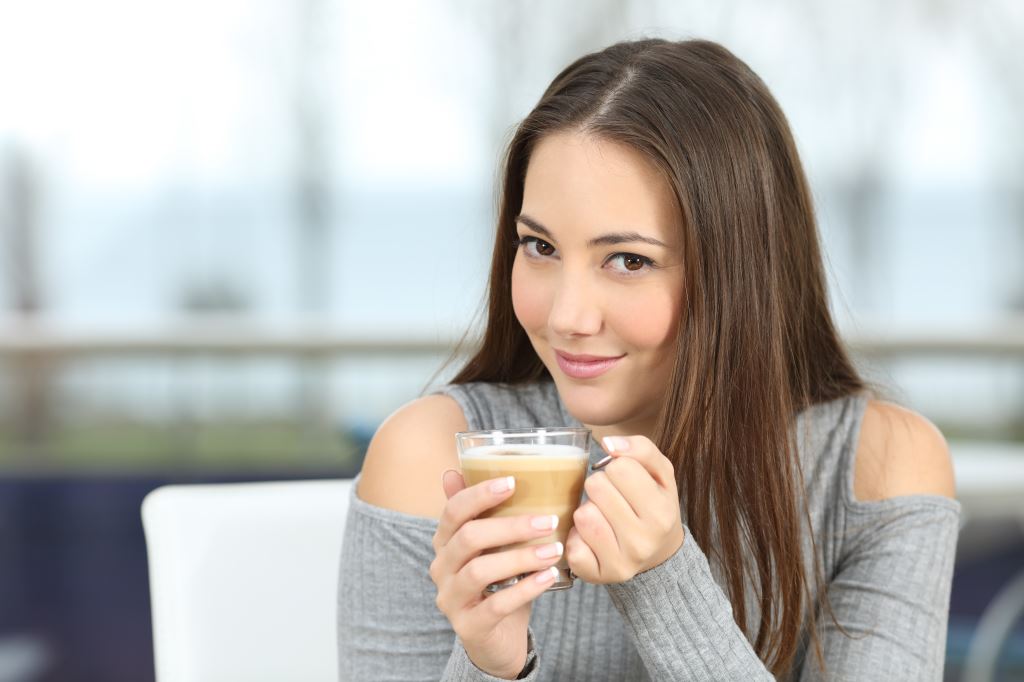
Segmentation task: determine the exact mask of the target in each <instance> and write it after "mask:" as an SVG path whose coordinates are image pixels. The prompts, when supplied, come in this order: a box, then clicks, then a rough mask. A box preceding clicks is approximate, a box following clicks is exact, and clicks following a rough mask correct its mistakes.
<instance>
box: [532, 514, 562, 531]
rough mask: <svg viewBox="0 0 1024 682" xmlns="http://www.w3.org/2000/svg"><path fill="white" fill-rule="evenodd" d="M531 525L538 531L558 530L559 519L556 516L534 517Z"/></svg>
mask: <svg viewBox="0 0 1024 682" xmlns="http://www.w3.org/2000/svg"><path fill="white" fill-rule="evenodd" d="M530 525H531V526H533V527H534V528H536V529H537V530H554V529H556V528H558V517H557V516H555V515H554V514H551V515H548V516H534V517H533V518H532V519H530Z"/></svg>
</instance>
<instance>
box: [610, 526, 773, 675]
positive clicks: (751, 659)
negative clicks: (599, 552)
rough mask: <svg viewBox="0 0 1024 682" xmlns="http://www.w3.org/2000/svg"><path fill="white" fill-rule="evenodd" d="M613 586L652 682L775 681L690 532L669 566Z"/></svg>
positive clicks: (618, 603) (611, 587)
mask: <svg viewBox="0 0 1024 682" xmlns="http://www.w3.org/2000/svg"><path fill="white" fill-rule="evenodd" d="M607 587H608V593H609V596H611V599H612V603H613V604H615V607H616V608H617V609H618V611H619V613H620V614H622V618H623V619H624V620H625V621H626V623H627V624H628V625H629V628H630V631H631V635H632V637H633V642H634V644H636V647H637V649H638V650H639V651H640V656H641V657H642V658H643V661H644V665H645V666H646V667H647V671H648V673H650V676H651V678H652V679H655V680H682V679H685V680H691V681H702V682H703V681H705V680H706V681H709V682H710V681H713V680H774V679H775V678H774V677H772V675H771V674H770V673H769V672H768V670H767V668H765V666H764V664H763V663H762V662H761V660H760V659H759V658H758V657H757V654H756V653H754V649H753V648H752V647H751V646H750V642H748V641H747V638H746V636H744V634H743V631H742V630H740V628H739V627H738V626H737V625H736V623H735V621H734V620H733V613H732V605H731V604H730V603H729V599H728V597H727V596H726V595H725V592H723V591H722V589H721V587H719V586H718V583H716V582H715V579H714V577H713V576H712V574H711V568H710V566H709V565H708V560H707V557H706V556H705V554H704V552H703V551H702V550H701V549H700V547H698V546H697V543H696V542H695V541H694V540H693V537H692V535H691V534H690V529H689V528H685V537H684V539H683V544H682V546H681V547H680V548H679V550H678V551H677V552H676V553H675V554H673V555H672V556H671V557H669V558H668V560H666V561H665V562H664V563H662V564H660V565H658V566H655V567H654V568H652V569H650V570H648V571H644V572H643V573H640V574H637V575H635V576H633V577H632V578H631V579H629V580H627V581H626V582H623V583H617V584H611V585H608V586H607Z"/></svg>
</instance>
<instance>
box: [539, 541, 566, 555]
mask: <svg viewBox="0 0 1024 682" xmlns="http://www.w3.org/2000/svg"><path fill="white" fill-rule="evenodd" d="M563 549H564V547H563V546H562V543H561V542H556V543H555V544H553V545H541V546H540V547H538V548H537V549H536V550H535V551H536V553H537V556H538V557H539V558H541V559H550V558H551V557H556V556H561V555H562V550H563Z"/></svg>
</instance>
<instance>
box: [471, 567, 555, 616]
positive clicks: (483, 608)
mask: <svg viewBox="0 0 1024 682" xmlns="http://www.w3.org/2000/svg"><path fill="white" fill-rule="evenodd" d="M556 577H557V574H556V572H555V569H554V567H551V568H545V569H543V570H541V571H537V572H536V573H531V574H530V575H528V576H527V577H526V578H525V579H523V580H520V581H519V582H517V583H516V584H515V585H513V586H512V587H506V588H505V589H503V590H498V591H497V592H495V593H494V594H491V595H488V596H487V597H486V598H485V599H484V600H483V601H481V602H480V603H479V604H477V605H476V606H475V607H473V609H472V611H471V615H472V617H473V619H474V620H475V621H476V623H477V625H476V626H475V627H476V628H479V629H480V630H484V631H486V630H490V629H493V628H494V626H495V625H497V624H498V622H499V621H501V620H502V619H504V618H507V617H508V616H509V615H511V614H512V613H515V611H516V610H517V609H519V608H521V607H523V606H524V605H526V604H528V603H529V602H532V601H533V600H534V599H536V598H537V597H539V596H540V595H541V594H543V593H544V591H545V590H546V589H548V588H549V587H551V584H552V583H554V582H555V578H556Z"/></svg>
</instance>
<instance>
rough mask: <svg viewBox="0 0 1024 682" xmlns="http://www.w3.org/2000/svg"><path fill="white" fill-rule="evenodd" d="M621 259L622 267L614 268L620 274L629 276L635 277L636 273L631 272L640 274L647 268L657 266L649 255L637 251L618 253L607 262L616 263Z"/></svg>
mask: <svg viewBox="0 0 1024 682" xmlns="http://www.w3.org/2000/svg"><path fill="white" fill-rule="evenodd" d="M620 260H621V261H622V267H621V268H612V269H613V270H616V271H618V273H619V274H620V275H626V276H627V277H633V276H634V275H633V274H631V273H637V275H640V274H641V273H643V272H644V271H645V270H651V269H654V268H655V267H656V265H655V263H654V261H653V260H651V259H650V258H648V257H647V256H640V255H637V254H635V253H617V254H615V255H614V256H612V257H611V258H609V259H608V261H607V262H608V263H615V262H617V261H620ZM627 273H629V274H627Z"/></svg>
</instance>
